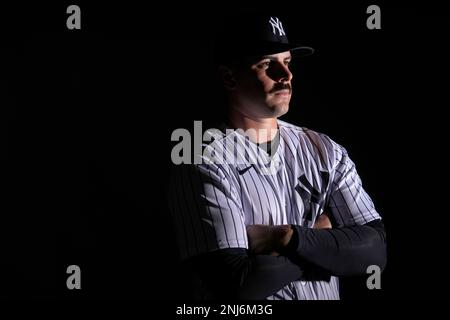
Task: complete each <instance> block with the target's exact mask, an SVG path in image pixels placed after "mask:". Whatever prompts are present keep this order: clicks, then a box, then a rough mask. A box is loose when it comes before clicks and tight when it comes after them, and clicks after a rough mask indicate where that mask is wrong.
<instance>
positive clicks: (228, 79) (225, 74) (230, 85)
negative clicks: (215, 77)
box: [218, 66, 236, 90]
mask: <svg viewBox="0 0 450 320" xmlns="http://www.w3.org/2000/svg"><path fill="white" fill-rule="evenodd" d="M218 74H219V79H220V81H222V83H223V85H224V86H225V88H227V89H229V90H233V89H234V88H236V78H235V77H234V74H233V71H232V70H231V69H230V68H229V67H226V66H219V68H218Z"/></svg>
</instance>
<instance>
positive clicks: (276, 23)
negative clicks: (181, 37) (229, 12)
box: [215, 14, 314, 60]
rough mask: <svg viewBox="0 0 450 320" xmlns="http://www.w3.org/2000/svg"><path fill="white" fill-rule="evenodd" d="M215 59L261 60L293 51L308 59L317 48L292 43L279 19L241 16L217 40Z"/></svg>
mask: <svg viewBox="0 0 450 320" xmlns="http://www.w3.org/2000/svg"><path fill="white" fill-rule="evenodd" d="M215 51H216V57H217V58H218V59H219V60H226V59H238V58H244V57H258V56H263V55H268V54H275V53H280V52H284V51H291V52H292V54H295V55H300V56H306V55H310V54H312V53H313V52H314V49H313V48H311V47H307V46H304V45H300V44H296V43H290V42H289V40H288V37H287V35H286V30H285V28H284V25H283V23H282V21H281V20H280V19H279V18H278V17H276V16H268V15H248V14H247V15H242V16H239V17H236V18H234V19H230V21H226V23H225V26H224V28H223V30H222V32H221V34H220V35H219V37H218V39H216V45H215Z"/></svg>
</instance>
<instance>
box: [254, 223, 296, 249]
mask: <svg viewBox="0 0 450 320" xmlns="http://www.w3.org/2000/svg"><path fill="white" fill-rule="evenodd" d="M293 232H294V230H293V229H292V227H291V225H278V226H268V225H262V224H254V225H249V226H247V236H248V241H249V249H250V251H251V252H252V253H254V254H270V255H278V253H277V251H279V249H280V248H282V247H284V246H286V245H287V244H288V243H289V241H290V240H291V237H292V234H293Z"/></svg>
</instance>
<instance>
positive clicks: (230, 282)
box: [185, 248, 303, 300]
mask: <svg viewBox="0 0 450 320" xmlns="http://www.w3.org/2000/svg"><path fill="white" fill-rule="evenodd" d="M185 267H187V268H189V269H190V270H191V271H192V272H193V273H194V274H195V275H196V276H197V277H198V278H199V280H200V283H201V288H200V287H197V288H195V290H197V291H201V292H202V293H201V294H200V297H199V292H197V293H196V298H198V299H246V300H262V299H265V298H266V297H268V296H270V295H272V294H274V293H276V292H277V291H279V290H280V289H282V288H283V287H284V286H286V285H288V284H289V283H291V282H292V281H295V280H299V279H300V278H301V277H302V275H303V271H302V269H301V267H300V266H299V265H297V264H294V263H293V262H291V261H290V260H289V259H288V258H287V257H284V256H269V255H250V254H248V250H247V249H243V248H233V249H221V250H217V251H214V252H210V253H206V254H203V255H200V256H197V257H194V258H191V259H190V260H189V261H188V262H186V263H185Z"/></svg>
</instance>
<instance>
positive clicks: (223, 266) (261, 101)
mask: <svg viewBox="0 0 450 320" xmlns="http://www.w3.org/2000/svg"><path fill="white" fill-rule="evenodd" d="M218 48H219V49H218V50H219V53H220V54H219V55H218V56H217V59H218V65H219V67H218V71H219V74H220V79H221V82H222V84H223V87H224V88H225V91H226V109H225V110H226V114H227V118H226V119H224V123H223V126H222V127H220V128H218V129H220V130H218V129H215V130H210V131H209V138H210V139H209V140H210V142H209V143H205V145H204V149H203V150H202V154H198V155H197V156H198V157H199V158H200V159H201V163H198V162H200V161H197V162H195V164H184V165H179V166H175V168H174V172H173V174H172V178H171V179H172V180H171V184H170V193H169V199H170V201H169V204H170V211H171V213H172V216H173V222H174V225H175V231H176V235H177V239H178V243H179V252H180V257H181V260H182V263H183V268H185V270H189V272H190V273H191V274H192V275H193V276H195V281H194V282H193V283H195V285H193V286H192V290H193V292H192V293H193V294H194V297H195V298H200V299H217V298H235V299H282V300H306V299H321V300H323V299H339V283H338V277H339V276H348V275H362V274H366V270H367V267H368V266H370V265H377V266H379V267H380V268H381V269H383V268H384V266H385V264H386V236H385V231H384V226H383V223H382V221H381V217H380V215H379V214H378V212H377V211H376V210H375V207H374V204H373V202H372V200H371V199H370V197H369V195H368V194H367V193H366V192H365V191H364V189H363V187H362V183H361V180H360V177H359V176H358V173H357V171H356V168H355V164H354V163H353V162H352V160H351V159H350V158H349V155H348V153H347V151H346V150H345V149H344V148H343V147H342V146H340V145H339V144H337V143H336V142H334V141H333V140H331V139H330V138H329V137H328V136H326V135H324V134H321V133H318V132H314V131H312V130H309V129H306V128H302V127H298V126H295V125H292V124H289V123H286V122H284V121H281V120H278V117H280V116H282V115H283V114H285V113H286V112H287V111H288V109H289V102H290V99H291V94H292V86H291V81H292V77H293V75H292V73H291V70H290V68H289V65H290V62H291V60H292V59H293V58H294V56H297V55H308V54H311V53H312V52H313V50H312V49H311V48H309V47H304V46H299V45H295V44H292V43H289V41H288V38H287V36H286V31H285V29H284V26H283V24H282V22H281V21H280V19H279V18H277V17H274V16H272V17H264V16H257V17H256V16H252V17H250V16H247V17H245V19H235V20H233V26H232V27H229V28H227V29H226V33H225V34H222V35H221V37H220V44H219V45H218Z"/></svg>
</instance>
